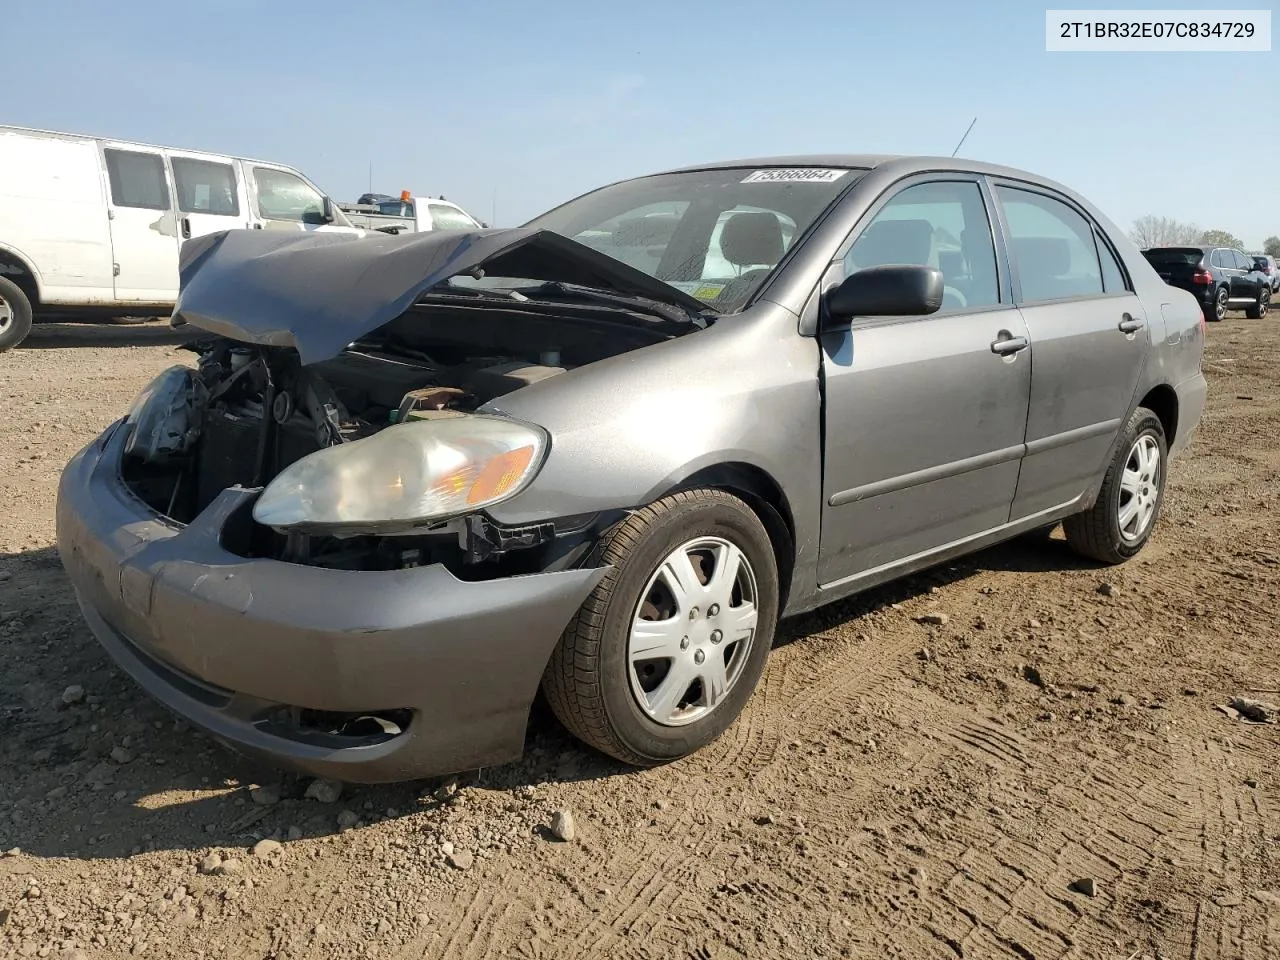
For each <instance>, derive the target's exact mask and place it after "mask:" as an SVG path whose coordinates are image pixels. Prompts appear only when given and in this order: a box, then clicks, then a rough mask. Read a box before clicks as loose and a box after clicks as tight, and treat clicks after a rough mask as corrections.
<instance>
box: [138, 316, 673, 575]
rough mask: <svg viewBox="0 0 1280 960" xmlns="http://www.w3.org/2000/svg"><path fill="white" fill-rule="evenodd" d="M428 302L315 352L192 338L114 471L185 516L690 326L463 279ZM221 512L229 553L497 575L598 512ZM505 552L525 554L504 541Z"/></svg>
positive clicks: (537, 555)
mask: <svg viewBox="0 0 1280 960" xmlns="http://www.w3.org/2000/svg"><path fill="white" fill-rule="evenodd" d="M429 301H430V302H419V303H418V304H416V305H414V306H413V307H411V308H410V309H409V310H408V311H406V312H405V313H403V314H401V315H400V316H399V317H397V318H396V319H394V320H392V321H391V322H390V323H387V324H385V325H383V326H382V327H380V328H378V329H377V330H375V331H373V332H372V333H370V334H368V335H366V336H364V337H362V338H360V339H358V340H356V341H355V342H353V343H351V344H349V345H348V347H347V348H346V349H345V350H343V351H342V352H340V353H338V354H337V355H336V356H333V357H332V358H330V359H326V360H321V361H319V362H316V363H312V364H305V365H304V364H303V363H302V362H301V359H300V357H299V354H298V352H297V351H296V350H294V349H293V348H290V347H277V346H261V345H256V344H248V343H245V342H242V341H239V340H234V339H229V338H226V337H221V336H215V337H210V338H206V339H203V340H200V341H197V342H195V343H193V344H192V345H191V346H190V347H189V349H192V350H194V351H196V352H197V353H198V355H199V360H198V362H197V366H196V370H195V372H194V374H188V373H186V372H185V371H178V375H180V376H183V377H185V378H186V383H185V387H184V391H183V392H182V394H181V399H180V400H178V401H174V402H173V403H171V404H170V405H169V407H168V410H167V412H166V415H165V418H164V419H163V420H162V421H156V422H154V423H151V424H146V423H139V424H137V425H135V435H134V437H132V438H131V440H130V444H129V447H128V452H127V453H126V456H125V462H124V465H123V473H124V478H125V480H126V482H127V483H128V485H129V486H130V488H131V489H132V490H133V492H134V493H135V494H136V495H137V496H138V497H139V498H141V499H142V500H143V501H144V502H146V503H147V504H148V505H149V506H150V507H151V508H152V509H153V510H155V511H157V512H158V513H160V514H162V515H164V516H166V517H168V518H170V519H172V520H173V521H176V522H179V523H188V522H190V521H191V520H192V519H194V518H195V517H196V516H198V515H199V514H200V513H201V511H203V510H204V509H205V508H206V507H208V506H209V505H210V504H211V503H212V502H213V501H214V500H216V499H217V498H218V497H219V496H220V495H221V494H222V492H223V491H224V490H226V489H228V488H231V487H242V488H249V489H253V488H261V487H263V486H265V485H267V484H269V483H270V482H271V480H272V479H273V478H275V477H276V476H277V475H278V474H279V473H280V472H281V471H282V470H284V469H285V468H286V467H288V466H290V465H291V464H294V463H295V462H297V461H299V460H301V459H302V458H303V457H306V456H307V455H308V454H311V453H314V452H316V451H319V450H322V449H325V448H328V447H332V446H335V445H339V444H345V443H351V442H353V441H357V440H360V439H363V438H366V437H370V436H372V435H374V434H377V433H379V432H380V431H383V430H386V429H388V428H390V427H394V426H395V425H397V424H401V423H408V422H411V421H413V420H415V419H421V418H428V417H432V416H440V415H442V413H446V412H453V413H454V414H456V415H466V414H468V413H470V412H473V411H476V410H477V408H479V407H481V406H482V405H484V404H486V403H489V402H490V401H492V400H495V399H496V398H499V397H502V396H504V395H506V394H509V393H512V392H514V391H516V390H520V389H523V388H525V387H528V386H530V385H532V384H536V383H539V382H542V381H544V380H548V379H551V378H554V377H557V376H560V375H563V374H565V373H566V372H568V371H570V370H573V369H574V368H576V367H580V366H584V365H587V364H590V363H594V362H597V361H599V360H603V359H606V358H608V357H611V356H614V355H617V354H621V353H626V352H628V351H630V350H634V349H638V348H640V347H644V346H647V345H650V344H653V343H657V342H660V341H662V340H666V339H670V338H671V337H673V336H678V335H682V334H684V333H687V332H689V331H690V330H694V329H697V328H696V327H693V326H690V325H687V324H679V323H675V322H670V321H665V320H663V319H662V318H661V317H656V318H655V317H654V316H652V315H645V314H639V315H638V314H636V313H632V312H631V311H620V310H618V309H616V308H611V307H609V308H604V307H601V306H600V305H596V304H579V303H572V302H571V303H547V302H541V301H533V300H528V299H526V298H519V299H514V300H512V301H511V304H510V306H509V307H508V306H507V305H506V304H505V303H495V302H494V299H493V298H490V297H485V298H477V297H475V296H474V295H470V294H465V293H460V294H457V295H453V294H436V295H432V296H431V297H430V298H429ZM482 301H483V302H482ZM234 520H235V522H234V523H232V524H229V525H228V528H227V529H225V530H224V531H223V540H224V543H223V545H224V547H226V548H227V549H230V550H232V552H234V553H237V554H239V555H242V556H268V557H274V558H277V559H283V560H288V561H290V562H298V563H307V564H313V565H320V566H332V567H340V568H348V569H398V568H401V567H406V566H416V565H420V564H424V563H433V562H444V563H446V564H448V565H449V566H450V568H451V569H454V570H455V572H456V573H457V574H458V575H460V576H468V575H471V576H475V575H483V574H479V573H478V572H472V573H471V574H468V573H467V568H468V567H475V566H477V565H480V564H482V563H484V562H486V561H488V562H494V561H497V562H500V563H501V564H502V565H503V567H504V570H503V571H502V572H503V573H505V574H509V573H511V572H519V571H518V570H513V569H510V568H511V567H512V566H513V565H514V566H515V567H520V566H522V565H528V566H529V567H530V568H531V569H546V568H547V564H548V563H549V562H551V560H549V559H548V558H549V556H550V553H549V549H550V547H551V544H552V541H554V540H556V539H557V538H560V537H563V535H564V534H566V533H573V532H577V531H583V530H585V529H587V528H588V527H590V526H591V525H592V523H593V522H594V520H595V518H592V517H584V518H568V519H567V520H565V521H562V522H559V523H557V524H540V525H538V526H537V527H535V528H519V529H502V528H498V527H496V526H494V525H493V524H492V523H491V522H490V521H489V520H487V518H485V517H484V516H483V515H482V514H477V515H474V516H463V517H453V518H451V519H449V520H448V521H446V522H442V523H439V524H435V525H430V524H428V525H424V526H422V527H421V528H420V529H415V530H413V531H411V532H410V533H408V534H406V535H396V536H315V535H302V534H296V533H282V532H279V531H276V530H272V529H268V528H267V527H264V526H262V525H260V524H258V523H256V522H255V521H254V520H253V518H252V517H251V516H250V515H249V513H248V511H244V514H243V516H239V517H237V518H234ZM579 539H580V538H579ZM572 546H573V544H570V543H568V542H565V543H563V544H561V547H562V548H564V550H566V551H567V550H569V549H571V548H572ZM539 547H541V548H544V549H542V550H540V551H539V550H534V549H533V548H539ZM517 552H523V553H525V554H527V556H525V557H523V558H521V559H513V558H512V557H511V556H509V555H511V554H514V553H517ZM551 552H554V551H551ZM489 575H493V574H492V573H491V574H489Z"/></svg>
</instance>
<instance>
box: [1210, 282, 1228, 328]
mask: <svg viewBox="0 0 1280 960" xmlns="http://www.w3.org/2000/svg"><path fill="white" fill-rule="evenodd" d="M1226 315H1227V288H1226V287H1219V288H1218V292H1217V293H1215V294H1214V295H1213V303H1211V304H1209V305H1208V306H1206V307H1205V308H1204V318H1205V319H1206V320H1208V321H1210V322H1217V321H1220V320H1222V319H1224V318H1225V317H1226Z"/></svg>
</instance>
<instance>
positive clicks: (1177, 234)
mask: <svg viewBox="0 0 1280 960" xmlns="http://www.w3.org/2000/svg"><path fill="white" fill-rule="evenodd" d="M1201 232H1202V231H1201V230H1200V228H1199V227H1198V226H1196V225H1195V224H1194V223H1183V222H1181V221H1180V220H1174V219H1173V218H1171V217H1157V216H1155V215H1154V214H1150V213H1149V214H1147V215H1146V216H1145V217H1139V218H1138V219H1137V220H1135V221H1133V230H1132V231H1130V233H1129V236H1130V238H1132V240H1133V242H1134V243H1136V244H1137V245H1138V246H1139V247H1141V248H1142V249H1144V250H1145V249H1146V248H1147V247H1167V246H1178V245H1180V244H1186V243H1197V242H1198V241H1199V240H1200V234H1201Z"/></svg>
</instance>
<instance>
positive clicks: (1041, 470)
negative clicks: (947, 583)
mask: <svg viewBox="0 0 1280 960" xmlns="http://www.w3.org/2000/svg"><path fill="white" fill-rule="evenodd" d="M995 192H996V197H997V198H998V200H999V205H1000V211H1001V219H1002V222H1003V227H1004V233H1005V236H1006V237H1008V245H1009V259H1010V263H1011V266H1012V272H1013V285H1014V296H1015V299H1016V300H1017V303H1018V307H1019V309H1020V310H1021V311H1022V316H1023V318H1024V320H1025V322H1026V325H1027V329H1028V330H1029V331H1030V334H1031V340H1032V355H1031V366H1032V377H1031V407H1030V411H1029V413H1028V417H1027V451H1026V456H1025V457H1024V459H1023V463H1022V472H1021V475H1020V477H1019V479H1018V493H1017V496H1016V497H1015V499H1014V502H1013V512H1012V514H1011V517H1012V519H1013V520H1020V519H1023V518H1026V517H1029V516H1032V515H1033V514H1038V513H1044V512H1046V511H1050V510H1053V509H1055V508H1058V507H1061V506H1064V505H1066V504H1069V503H1071V502H1072V501H1074V500H1075V499H1077V498H1078V497H1079V496H1080V495H1081V493H1083V492H1084V491H1085V489H1086V488H1087V487H1088V486H1089V485H1090V483H1092V482H1093V481H1095V480H1097V479H1098V478H1099V477H1100V476H1101V474H1102V471H1103V470H1104V468H1105V464H1106V461H1107V457H1108V455H1109V453H1110V450H1111V445H1112V442H1113V441H1114V440H1115V438H1116V435H1117V433H1118V432H1119V431H1120V429H1121V427H1122V426H1123V425H1124V421H1125V418H1126V417H1127V416H1128V414H1129V409H1130V406H1131V405H1132V403H1133V399H1134V393H1135V391H1136V390H1137V386H1138V378H1139V376H1140V374H1141V371H1142V366H1143V363H1144V362H1145V360H1146V355H1147V350H1148V343H1149V326H1148V325H1149V323H1150V322H1151V318H1149V317H1148V316H1147V313H1146V310H1145V308H1144V307H1143V304H1142V301H1141V300H1139V299H1138V297H1137V295H1136V294H1135V293H1134V292H1133V284H1132V280H1131V279H1130V278H1129V276H1128V273H1127V272H1126V270H1125V269H1124V267H1123V266H1122V261H1121V259H1120V258H1119V257H1118V256H1117V254H1116V252H1115V249H1114V247H1113V245H1112V244H1111V243H1110V241H1109V240H1108V239H1107V237H1106V235H1105V234H1104V232H1103V231H1102V230H1101V229H1100V228H1099V227H1098V226H1097V225H1096V224H1095V223H1094V222H1093V221H1092V219H1091V218H1090V217H1089V216H1088V215H1087V214H1086V213H1085V212H1084V211H1082V210H1081V209H1080V208H1079V207H1077V206H1076V205H1075V204H1074V203H1073V202H1071V201H1070V200H1068V199H1067V198H1066V197H1064V196H1062V195H1060V194H1058V193H1056V192H1054V191H1050V190H1047V189H1043V188H1041V187H1038V186H1030V185H1027V184H1022V183H1016V182H1004V181H997V182H996V186H995Z"/></svg>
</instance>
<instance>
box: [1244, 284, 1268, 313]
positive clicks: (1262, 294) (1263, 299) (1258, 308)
mask: <svg viewBox="0 0 1280 960" xmlns="http://www.w3.org/2000/svg"><path fill="white" fill-rule="evenodd" d="M1270 309H1271V290H1270V289H1269V288H1267V287H1263V288H1262V289H1261V290H1259V291H1258V301H1257V302H1256V303H1251V304H1250V305H1249V308H1248V309H1247V310H1246V311H1245V316H1246V317H1248V318H1249V319H1250V320H1261V319H1262V318H1263V317H1265V316H1266V315H1267V311H1269V310H1270Z"/></svg>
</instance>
